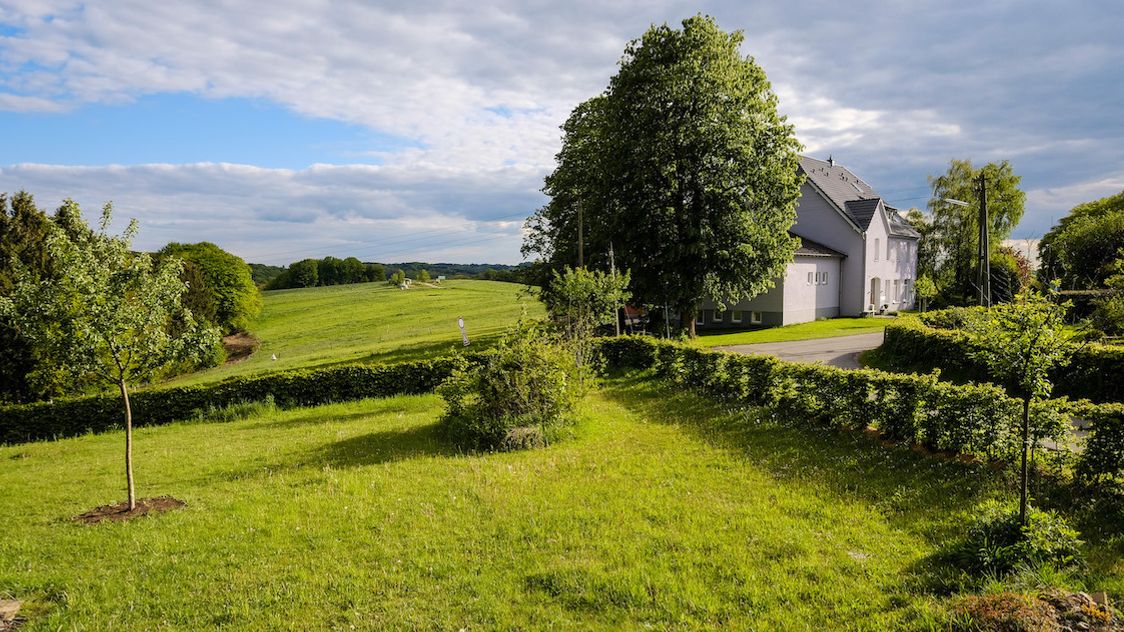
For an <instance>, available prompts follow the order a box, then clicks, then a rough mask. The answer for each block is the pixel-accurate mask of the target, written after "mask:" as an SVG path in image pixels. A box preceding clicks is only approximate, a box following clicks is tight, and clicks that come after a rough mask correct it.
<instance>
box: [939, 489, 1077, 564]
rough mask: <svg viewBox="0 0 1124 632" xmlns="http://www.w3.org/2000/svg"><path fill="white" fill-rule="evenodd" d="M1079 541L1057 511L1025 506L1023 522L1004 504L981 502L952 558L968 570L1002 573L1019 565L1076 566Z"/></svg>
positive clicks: (1073, 530) (1015, 512) (1074, 531)
mask: <svg viewBox="0 0 1124 632" xmlns="http://www.w3.org/2000/svg"><path fill="white" fill-rule="evenodd" d="M1081 544H1082V542H1081V540H1080V539H1078V533H1077V531H1076V530H1075V529H1073V527H1071V526H1069V524H1067V523H1066V521H1065V520H1064V519H1063V518H1062V517H1061V516H1059V515H1058V514H1056V513H1054V512H1052V511H1045V510H1040V509H1035V508H1033V507H1031V508H1029V512H1028V514H1027V524H1026V525H1020V524H1019V514H1018V511H1013V510H1011V509H1010V508H1008V507H1007V506H1006V505H1003V504H999V503H989V504H987V505H985V506H984V507H983V508H982V510H981V511H980V513H979V516H978V517H977V518H976V520H975V522H973V523H972V525H971V526H970V527H969V528H968V532H967V534H966V535H965V537H964V540H963V541H962V542H961V543H960V544H959V546H957V547H956V550H955V552H954V560H955V562H956V563H957V565H958V566H959V567H960V568H961V569H963V570H965V571H968V572H970V573H976V574H981V573H992V574H995V575H1005V574H1007V573H1010V572H1011V571H1013V570H1015V569H1017V568H1020V567H1034V566H1039V565H1048V566H1051V567H1053V568H1057V569H1066V568H1070V567H1073V566H1077V565H1080V564H1081V563H1082V559H1081Z"/></svg>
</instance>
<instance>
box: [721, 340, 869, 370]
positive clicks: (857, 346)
mask: <svg viewBox="0 0 1124 632" xmlns="http://www.w3.org/2000/svg"><path fill="white" fill-rule="evenodd" d="M881 344H882V333H881V332H879V333H873V334H858V335H854V336H838V337H836V338H817V339H815V340H792V341H789V342H763V343H759V344H753V345H730V346H728V347H716V348H717V349H721V350H723V351H733V352H734V353H745V354H764V355H771V356H776V357H778V358H780V359H782V360H789V361H791V362H807V363H809V364H810V363H815V362H822V363H824V364H830V365H832V366H837V367H841V368H844V369H857V368H859V354H860V353H862V352H863V351H867V350H868V349H874V348H875V347H878V346H880V345H881Z"/></svg>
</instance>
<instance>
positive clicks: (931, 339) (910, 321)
mask: <svg viewBox="0 0 1124 632" xmlns="http://www.w3.org/2000/svg"><path fill="white" fill-rule="evenodd" d="M958 309H959V310H961V311H968V310H970V309H972V308H958ZM977 309H978V308H977ZM952 311H953V310H942V311H940V312H928V313H926V314H924V315H922V317H920V318H914V317H906V318H895V319H894V320H893V321H892V322H890V323H889V324H888V325H887V326H886V334H885V338H884V341H883V343H882V346H881V347H880V351H881V352H882V353H883V354H885V355H886V356H887V357H889V358H891V359H893V360H894V361H896V362H898V363H901V364H903V365H904V366H907V367H913V368H917V369H923V370H928V369H940V370H941V371H944V372H951V373H953V374H955V375H957V376H959V377H963V378H966V379H973V380H992V378H991V377H990V376H989V374H988V371H987V369H986V368H985V367H984V366H983V364H982V363H981V362H978V361H976V360H973V359H972V356H973V353H974V352H975V351H976V349H975V348H974V346H973V344H972V341H971V339H970V337H969V336H968V334H967V333H965V332H964V331H961V330H960V329H956V328H943V327H941V326H943V325H951V324H954V323H960V322H965V321H966V318H965V317H961V316H955V315H950V314H949V312H952ZM933 315H937V316H935V320H933V319H930V316H933ZM969 319H970V317H969ZM926 322H929V323H932V325H930V326H927V325H926ZM1050 381H1051V382H1053V384H1054V393H1055V394H1056V395H1066V396H1069V397H1072V398H1087V399H1090V400H1093V401H1095V402H1124V347H1121V346H1119V345H1101V344H1088V343H1084V344H1077V345H1074V346H1073V348H1072V350H1071V352H1070V361H1069V365H1068V366H1065V367H1058V368H1055V369H1054V370H1053V371H1051V372H1050Z"/></svg>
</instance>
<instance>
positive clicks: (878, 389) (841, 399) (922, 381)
mask: <svg viewBox="0 0 1124 632" xmlns="http://www.w3.org/2000/svg"><path fill="white" fill-rule="evenodd" d="M598 352H599V354H600V356H601V358H602V359H603V361H604V363H605V366H606V368H608V369H647V370H651V371H653V372H654V373H655V375H657V376H659V377H661V378H664V379H667V380H670V381H672V382H673V383H675V384H679V385H682V386H685V387H688V388H691V389H694V390H698V391H701V392H703V393H705V394H707V395H709V396H711V397H716V398H719V399H722V400H725V401H730V402H735V403H739V404H748V405H752V406H764V407H767V408H769V409H771V410H773V411H774V412H775V413H776V414H778V415H781V416H784V417H786V418H788V419H806V420H808V421H810V422H812V423H814V424H818V425H821V426H827V427H833V428H839V429H865V428H874V429H876V430H878V431H879V432H880V433H881V434H882V435H883V436H885V437H886V438H889V439H894V440H898V441H907V442H910V443H915V444H920V445H924V446H925V447H927V448H929V449H931V450H937V451H947V452H957V453H963V454H974V455H978V456H981V457H986V458H990V459H1000V460H1005V461H1013V460H1014V459H1015V458H1016V457H1017V456H1018V454H1019V451H1020V447H1021V446H1020V427H1021V423H1020V421H1021V413H1022V403H1021V402H1020V401H1019V400H1017V399H1015V398H1012V397H1010V396H1008V395H1007V393H1006V392H1005V391H1004V390H1003V389H1001V388H1000V387H998V386H996V385H994V384H987V383H984V384H953V383H951V382H944V381H940V380H938V379H937V377H936V376H935V375H913V374H898V373H886V372H884V371H875V370H870V369H860V370H846V369H838V368H835V367H830V366H823V365H815V364H795V363H789V362H783V361H781V360H777V359H776V358H772V357H768V356H744V355H737V354H731V353H722V352H714V351H704V350H701V349H697V348H694V347H688V346H685V345H681V344H677V343H672V342H666V341H661V340H655V339H652V338H643V337H634V336H630V337H622V338H608V339H604V340H602V341H601V342H600V343H599V345H598ZM1032 414H1033V415H1034V416H1035V422H1034V425H1035V426H1036V427H1038V428H1039V431H1038V435H1037V437H1036V438H1037V439H1052V440H1054V441H1062V440H1063V439H1064V437H1066V436H1067V435H1069V433H1071V432H1072V431H1071V424H1070V423H1069V420H1070V418H1071V416H1073V417H1079V418H1082V419H1088V420H1091V421H1092V427H1091V428H1090V434H1089V436H1088V438H1087V440H1086V446H1085V450H1084V451H1083V452H1082V454H1081V455H1080V456H1079V458H1078V464H1077V468H1076V471H1077V473H1078V475H1079V476H1080V477H1081V478H1083V479H1085V480H1088V481H1101V480H1106V479H1113V478H1116V477H1120V476H1121V475H1122V474H1124V405H1118V404H1110V405H1096V404H1093V403H1091V402H1088V401H1080V402H1070V401H1068V400H1064V399H1063V400H1052V401H1049V402H1045V403H1043V404H1041V405H1037V406H1035V407H1034V409H1033V410H1032Z"/></svg>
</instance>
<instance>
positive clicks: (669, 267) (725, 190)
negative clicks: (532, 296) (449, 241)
mask: <svg viewBox="0 0 1124 632" xmlns="http://www.w3.org/2000/svg"><path fill="white" fill-rule="evenodd" d="M742 41H743V36H742V33H741V32H734V33H726V32H724V31H722V30H721V29H720V28H719V27H718V25H717V23H716V22H715V21H714V19H712V18H710V17H704V16H694V17H691V18H688V19H686V20H684V21H683V23H682V28H681V29H674V28H671V27H669V26H668V25H666V24H664V25H661V26H652V27H651V28H649V29H648V31H647V32H645V33H644V34H643V35H642V36H641V37H640V39H637V40H634V41H632V42H630V43H629V44H628V46H627V47H626V49H625V51H624V56H623V57H622V59H621V62H620V70H619V71H618V73H617V74H616V75H615V76H613V77H612V78H611V79H610V82H609V87H608V88H607V89H606V90H605V92H604V93H603V94H601V95H599V96H596V97H594V98H592V99H589V100H588V101H586V102H584V103H582V104H580V105H578V106H577V108H575V109H574V111H573V113H572V114H571V115H570V117H569V119H568V120H567V121H566V123H565V124H564V125H563V127H562V129H563V133H564V134H563V142H562V149H561V151H560V152H559V153H558V155H557V163H558V164H557V167H556V168H555V170H554V172H553V173H551V174H550V175H549V176H548V177H547V178H546V183H545V187H544V189H543V191H544V192H545V193H546V194H547V195H548V196H550V201H549V202H548V203H547V205H546V206H544V207H543V208H541V209H539V210H538V211H537V212H536V213H535V215H534V216H532V217H531V218H530V219H529V220H528V226H527V228H528V234H527V237H526V239H525V242H524V253H525V254H536V255H538V256H540V257H542V258H543V259H544V260H545V261H546V262H547V264H548V265H547V266H546V267H545V268H544V270H543V271H544V272H545V273H547V274H549V272H550V271H551V270H559V269H561V268H562V267H563V266H565V265H571V266H575V265H577V264H578V263H579V261H578V258H579V257H578V236H579V233H581V234H582V236H583V250H584V254H586V255H587V257H586V259H587V261H588V263H590V264H591V265H593V266H595V267H598V268H602V269H607V268H608V255H609V251H610V249H612V250H614V254H615V256H616V262H617V264H618V266H619V267H621V268H622V269H629V270H630V271H631V273H632V283H631V289H632V293H633V296H634V297H635V298H636V299H637V300H638V301H639V302H641V303H646V304H649V305H662V304H667V305H669V306H670V307H671V308H672V309H675V310H677V311H678V312H679V313H680V314H681V315H682V322H683V323H684V324H685V325H686V326H687V327H689V328H690V330H691V331H692V333H693V327H694V314H695V312H696V310H697V308H698V305H699V304H700V303H701V302H702V301H703V300H704V299H706V298H710V299H712V300H714V301H715V302H718V303H720V304H730V303H734V302H736V301H738V300H741V299H743V298H749V297H752V296H754V295H757V294H760V293H761V292H764V291H766V290H767V289H769V288H770V287H771V286H772V284H773V281H774V279H775V278H777V277H779V276H780V275H781V274H782V273H783V271H784V269H785V266H786V265H787V264H788V262H790V261H791V260H792V256H793V253H794V251H795V248H796V240H795V239H794V238H792V237H791V236H789V234H788V232H787V231H788V229H789V228H790V227H791V226H792V224H793V223H794V221H795V219H796V212H795V204H796V199H797V197H798V196H799V192H800V184H801V179H800V176H799V174H798V171H797V167H798V159H799V158H798V155H797V152H798V151H799V149H800V145H799V143H798V142H797V141H796V138H795V136H794V133H793V128H792V126H791V125H789V124H788V123H787V122H786V120H785V118H784V117H782V116H780V115H779V114H778V112H777V97H776V95H775V94H774V93H773V92H772V89H771V87H770V85H769V82H768V80H767V79H766V77H765V72H764V71H763V70H762V69H761V67H760V66H758V65H757V64H756V63H755V62H754V61H753V59H752V58H746V57H742V56H741V53H740V52H739V47H740V45H741V44H742ZM579 218H581V226H580V229H579ZM546 280H547V279H542V280H540V281H546ZM543 284H544V285H545V283H543Z"/></svg>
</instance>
